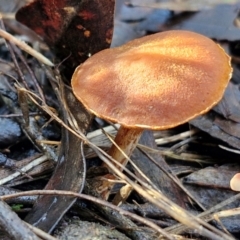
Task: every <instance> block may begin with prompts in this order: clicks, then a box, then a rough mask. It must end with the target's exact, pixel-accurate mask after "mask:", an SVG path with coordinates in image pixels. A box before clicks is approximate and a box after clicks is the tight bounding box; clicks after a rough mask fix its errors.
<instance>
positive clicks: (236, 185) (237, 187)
mask: <svg viewBox="0 0 240 240" xmlns="http://www.w3.org/2000/svg"><path fill="white" fill-rule="evenodd" d="M230 188H231V189H232V190H233V191H237V192H239V191H240V173H237V174H235V175H234V176H233V177H232V179H231V181H230Z"/></svg>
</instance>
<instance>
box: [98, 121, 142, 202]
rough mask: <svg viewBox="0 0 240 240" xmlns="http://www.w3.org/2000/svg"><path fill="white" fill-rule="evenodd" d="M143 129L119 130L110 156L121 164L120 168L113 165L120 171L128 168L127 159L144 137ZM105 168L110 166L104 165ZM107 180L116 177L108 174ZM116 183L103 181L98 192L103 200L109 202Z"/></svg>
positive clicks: (121, 128) (122, 128) (124, 128)
mask: <svg viewBox="0 0 240 240" xmlns="http://www.w3.org/2000/svg"><path fill="white" fill-rule="evenodd" d="M142 131H143V130H142V129H141V128H127V127H123V126H121V127H120V128H119V130H118V133H117V135H116V137H115V139H114V141H115V143H116V145H117V146H118V147H116V146H115V144H113V145H112V147H111V148H110V150H109V152H108V154H109V155H110V156H111V157H112V158H114V159H115V160H116V161H117V162H119V163H121V166H122V167H121V166H118V165H117V164H115V163H113V164H114V165H115V166H116V167H117V168H118V169H119V170H122V168H123V167H124V166H126V164H127V162H128V159H127V158H126V157H125V156H126V155H127V156H130V155H131V154H132V152H133V150H134V149H135V148H136V146H137V143H138V140H139V138H140V137H141V135H142ZM119 148H120V149H121V150H122V151H123V152H124V153H125V156H124V155H123V153H122V152H121V151H120V149H119ZM103 166H105V167H107V168H108V166H107V165H106V164H105V163H104V164H103ZM104 178H105V179H111V180H114V179H115V176H114V175H112V174H110V173H109V174H106V175H105V176H104ZM113 186H114V183H113V182H111V181H108V180H103V181H102V183H101V184H100V186H99V188H98V191H99V194H100V195H101V197H102V199H105V200H107V199H108V197H109V194H110V191H111V189H112V188H113Z"/></svg>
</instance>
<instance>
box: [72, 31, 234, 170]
mask: <svg viewBox="0 0 240 240" xmlns="http://www.w3.org/2000/svg"><path fill="white" fill-rule="evenodd" d="M231 73H232V68H231V65H230V57H229V56H228V55H227V54H226V53H225V52H224V50H223V49H222V48H221V47H220V46H219V45H217V44H216V43H215V42H214V41H212V40H211V39H209V38H207V37H205V36H202V35H200V34H197V33H194V32H190V31H181V30H174V31H166V32H161V33H156V34H153V35H149V36H145V37H142V38H139V39H135V40H133V41H131V42H128V43H127V44H125V45H122V46H120V47H116V48H112V49H107V50H103V51H101V52H98V53H97V54H95V55H93V56H92V57H90V58H89V59H88V60H87V61H86V62H84V63H83V64H81V65H80V66H79V67H77V68H76V70H75V72H74V74H73V77H72V88H73V92H74V94H75V96H76V97H77V98H78V99H79V101H81V102H82V103H83V105H84V106H85V107H86V108H87V109H88V110H89V111H90V112H92V113H93V114H95V115H96V116H98V117H99V118H102V119H105V120H109V121H111V122H115V123H119V124H120V125H121V127H120V129H119V131H118V133H117V136H116V138H115V142H116V144H117V145H118V146H119V147H120V148H121V149H122V150H123V151H124V152H125V153H126V155H128V156H129V155H130V154H131V153H132V151H133V149H134V148H135V147H136V144H137V142H138V139H139V138H140V136H141V133H142V131H143V130H144V129H152V130H163V129H169V128H173V127H175V126H178V125H180V124H183V123H185V122H188V121H189V120H191V119H193V118H195V117H197V116H199V115H201V114H203V113H206V112H207V111H209V110H210V109H211V108H212V107H213V106H214V105H216V104H217V103H218V102H219V101H220V99H221V98H222V96H223V93H224V90H225V88H226V86H227V84H228V82H229V79H230V78H231ZM109 154H110V155H111V156H112V157H113V158H114V159H116V160H117V161H118V162H120V163H121V164H123V165H125V164H126V162H127V160H126V158H125V157H124V156H123V154H122V153H121V152H120V151H119V150H118V148H116V147H115V146H114V145H113V146H112V147H111V149H110V151H109ZM118 168H119V167H118Z"/></svg>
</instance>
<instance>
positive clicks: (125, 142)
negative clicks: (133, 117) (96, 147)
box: [105, 126, 143, 169]
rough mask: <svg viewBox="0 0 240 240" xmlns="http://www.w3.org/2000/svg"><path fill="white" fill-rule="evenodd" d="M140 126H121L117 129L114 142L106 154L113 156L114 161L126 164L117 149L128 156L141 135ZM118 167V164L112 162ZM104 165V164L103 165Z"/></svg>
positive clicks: (124, 158) (125, 160) (125, 159)
mask: <svg viewBox="0 0 240 240" xmlns="http://www.w3.org/2000/svg"><path fill="white" fill-rule="evenodd" d="M142 131H143V130H142V129H141V128H127V127H123V126H121V127H120V128H119V130H118V133H117V135H116V137H115V139H114V141H115V143H116V145H117V146H118V147H116V146H115V144H113V145H112V147H111V148H110V150H109V152H108V154H109V155H110V156H111V157H112V158H114V159H115V160H116V161H118V162H119V163H121V165H122V166H126V164H127V162H128V160H127V158H126V157H125V156H124V155H123V153H122V152H121V151H120V150H119V148H120V149H121V150H122V151H123V152H124V153H125V154H126V155H127V156H130V155H131V154H132V152H133V150H134V149H135V148H136V146H137V143H138V140H139V138H140V137H141V135H142ZM114 165H115V166H116V167H117V168H118V169H121V167H120V166H118V165H116V164H114ZM105 166H106V165H105Z"/></svg>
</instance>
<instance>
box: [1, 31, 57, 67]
mask: <svg viewBox="0 0 240 240" xmlns="http://www.w3.org/2000/svg"><path fill="white" fill-rule="evenodd" d="M0 36H1V37H3V38H5V39H6V40H8V41H9V42H12V43H14V44H16V45H17V46H18V47H19V48H21V49H22V50H23V51H25V52H27V53H28V54H30V55H31V56H33V57H34V58H36V59H37V60H38V61H40V62H41V63H43V64H45V65H48V66H50V67H53V66H54V64H53V63H52V62H51V61H50V60H49V59H48V58H46V57H44V56H43V55H42V54H41V53H39V52H37V51H36V50H34V49H33V48H31V47H30V46H29V45H27V44H26V43H25V42H23V41H21V40H19V39H17V38H15V37H14V36H13V35H11V34H9V33H7V32H6V31H4V30H2V29H0Z"/></svg>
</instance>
